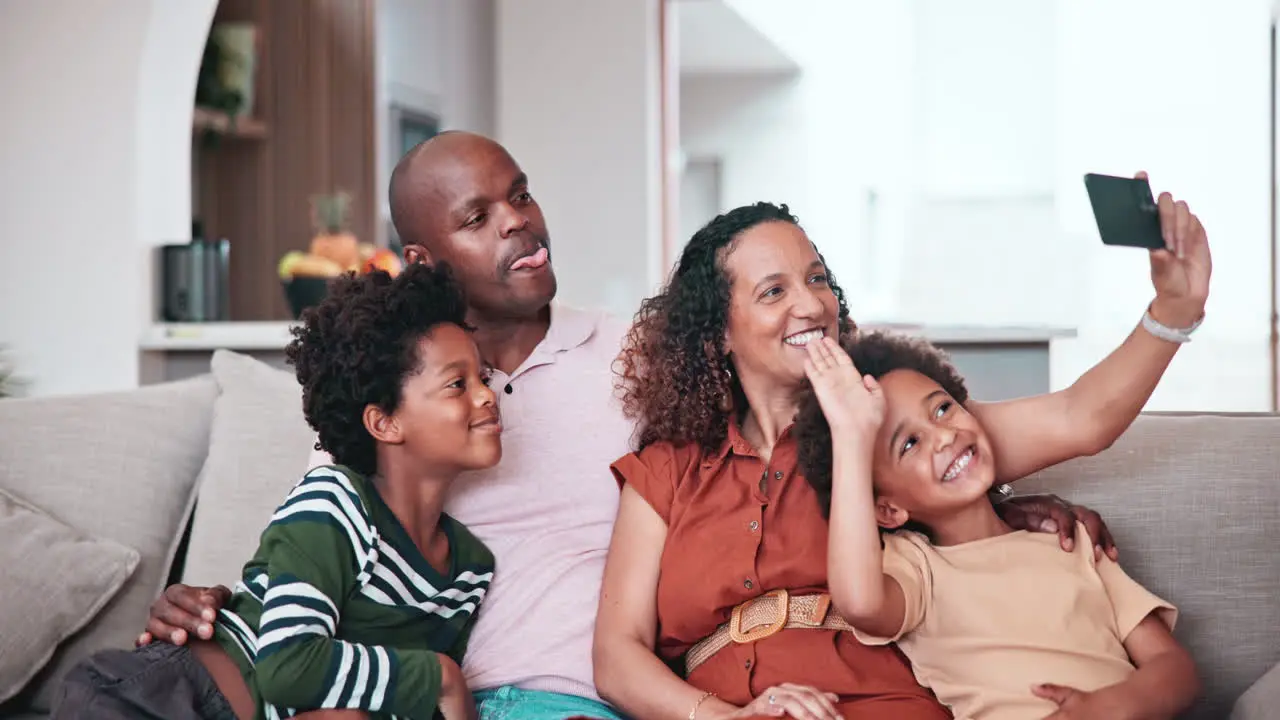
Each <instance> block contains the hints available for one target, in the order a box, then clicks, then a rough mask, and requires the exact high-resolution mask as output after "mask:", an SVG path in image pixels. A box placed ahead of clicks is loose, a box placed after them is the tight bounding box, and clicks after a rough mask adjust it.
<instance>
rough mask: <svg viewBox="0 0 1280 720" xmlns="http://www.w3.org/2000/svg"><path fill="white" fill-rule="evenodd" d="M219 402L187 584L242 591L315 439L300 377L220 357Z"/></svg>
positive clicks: (226, 353) (216, 370)
mask: <svg viewBox="0 0 1280 720" xmlns="http://www.w3.org/2000/svg"><path fill="white" fill-rule="evenodd" d="M212 367H213V376H214V378H215V379H216V380H217V382H218V389H219V394H218V399H217V401H216V402H215V403H214V406H213V428H212V430H211V431H210V434H209V457H208V458H207V459H206V460H205V463H204V468H203V469H201V471H200V483H199V484H200V495H199V498H198V499H197V500H196V510H195V516H194V517H193V518H192V520H191V541H190V544H189V545H188V546H187V558H186V565H185V566H184V567H183V575H182V582H184V583H186V584H188V585H226V586H227V587H234V586H235V583H236V581H237V580H239V579H240V571H241V568H242V567H243V566H244V563H245V562H246V561H248V560H249V558H251V557H253V553H254V551H255V550H257V549H258V538H259V536H261V535H262V531H263V529H264V528H266V527H267V523H268V522H269V521H270V520H271V514H272V513H273V512H275V509H276V507H277V506H279V505H280V503H282V502H284V498H285V495H288V494H289V490H290V489H292V488H293V486H294V485H295V484H297V482H298V481H299V480H300V479H302V475H303V473H305V472H306V470H307V467H306V465H307V457H308V455H309V454H310V451H311V447H312V445H314V444H315V433H313V432H312V431H311V428H310V427H308V426H307V423H306V421H305V420H304V419H303V417H302V386H300V385H299V384H298V381H297V379H296V378H295V377H294V376H293V374H292V373H289V372H286V371H284V370H281V369H279V368H275V367H272V366H270V365H267V364H266V363H264V362H262V361H260V360H256V359H254V358H252V357H249V356H248V355H242V354H240V353H237V352H232V351H230V350H218V351H217V352H215V353H214V355H213V363H212Z"/></svg>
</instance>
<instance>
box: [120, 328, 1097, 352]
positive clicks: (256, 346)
mask: <svg viewBox="0 0 1280 720" xmlns="http://www.w3.org/2000/svg"><path fill="white" fill-rule="evenodd" d="M296 324H297V323H296V322H293V321H278V322H210V323H155V324H154V325H151V326H150V327H149V328H147V330H146V332H144V333H143V335H142V338H141V339H140V340H139V343H138V347H139V349H141V350H146V351H153V352H183V351H210V352H211V351H213V350H217V349H220V348H225V349H227V350H245V351H250V350H258V351H264V350H265V351H271V350H284V348H285V346H286V345H288V344H289V342H290V341H291V340H292V339H293V336H292V335H290V334H289V329H290V328H291V327H293V326H295V325H296ZM859 326H860V327H862V328H865V329H868V330H870V329H881V328H888V329H894V330H898V331H901V332H904V333H908V334H911V335H919V336H921V337H923V338H925V339H927V340H929V341H931V342H935V343H940V344H959V343H964V344H975V345H1003V344H1009V343H1018V344H1027V343H1049V342H1051V341H1053V340H1057V339H1061V338H1072V337H1075V335H1076V331H1075V330H1074V329H1071V328H1063V327H1052V326H1046V325H1010V326H987V325H922V324H913V323H875V322H868V323H860V324H859Z"/></svg>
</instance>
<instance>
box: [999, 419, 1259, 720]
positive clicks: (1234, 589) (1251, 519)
mask: <svg viewBox="0 0 1280 720" xmlns="http://www.w3.org/2000/svg"><path fill="white" fill-rule="evenodd" d="M1278 438H1280V416H1274V415H1213V414H1199V415H1177V414H1170V415H1161V414H1146V415H1143V416H1142V417H1140V418H1139V419H1138V420H1137V421H1136V422H1135V423H1134V424H1133V426H1132V427H1130V428H1129V430H1128V432H1126V433H1125V434H1124V436H1122V437H1121V438H1120V439H1119V440H1118V441H1117V442H1116V443H1115V445H1114V446H1112V447H1111V448H1110V449H1108V450H1106V451H1104V452H1102V453H1099V454H1098V455H1096V456H1094V457H1089V458H1081V459H1078V460H1073V461H1070V462H1067V463H1063V464H1061V465H1058V466H1056V467H1053V468H1050V469H1048V470H1046V471H1044V472H1042V473H1039V474H1038V475H1036V476H1033V477H1030V478H1027V479H1025V480H1022V481H1020V482H1018V483H1017V484H1015V486H1014V487H1015V490H1016V491H1017V493H1018V494H1019V495H1023V494H1033V493H1037V492H1049V493H1053V494H1056V495H1058V496H1060V497H1062V498H1064V499H1067V500H1069V501H1071V502H1073V503H1076V504H1080V505H1086V506H1088V507H1090V508H1093V509H1094V510H1096V511H1098V512H1099V513H1101V515H1102V517H1103V519H1104V520H1105V521H1106V523H1107V526H1108V527H1109V528H1110V529H1111V533H1112V535H1113V536H1114V537H1115V540H1116V545H1117V547H1118V549H1119V552H1120V564H1121V566H1122V567H1124V569H1125V570H1126V571H1127V572H1128V573H1129V575H1130V576H1132V577H1133V578H1134V579H1135V580H1137V581H1138V582H1140V583H1142V584H1143V585H1144V586H1146V587H1147V588H1148V589H1150V590H1151V591H1152V592H1154V593H1156V594H1157V595H1160V596H1161V597H1163V598H1165V599H1166V600H1168V601H1170V602H1172V603H1174V604H1175V605H1176V606H1177V607H1178V609H1179V620H1178V625H1177V627H1176V628H1175V632H1174V635H1175V636H1176V637H1177V638H1178V639H1179V640H1180V641H1181V642H1183V643H1184V644H1185V645H1186V646H1188V647H1189V649H1190V651H1191V653H1192V655H1193V657H1194V658H1195V660H1196V664H1197V667H1198V669H1199V671H1200V676H1201V678H1202V679H1203V681H1204V684H1205V696H1204V698H1203V699H1202V700H1201V701H1200V702H1199V703H1198V704H1197V706H1196V708H1195V710H1194V711H1193V712H1192V713H1191V714H1189V715H1188V716H1187V717H1192V718H1225V717H1227V715H1228V714H1229V712H1230V710H1231V705H1232V703H1233V702H1234V700H1235V698H1236V697H1238V696H1239V695H1240V693H1242V692H1243V691H1244V690H1245V689H1246V688H1248V687H1249V685H1251V684H1252V683H1253V682H1254V681H1255V680H1256V679H1258V678H1259V677H1260V676H1262V675H1263V674H1264V673H1265V672H1266V671H1267V670H1268V669H1270V668H1271V667H1272V666H1273V665H1275V664H1276V663H1277V661H1280V635H1277V633H1276V630H1277V628H1280V554H1277V553H1276V552H1275V541H1274V540H1273V538H1272V533H1273V532H1275V530H1276V529H1278V528H1280V443H1278V442H1277V439H1278Z"/></svg>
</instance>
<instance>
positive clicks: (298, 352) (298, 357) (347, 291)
mask: <svg viewBox="0 0 1280 720" xmlns="http://www.w3.org/2000/svg"><path fill="white" fill-rule="evenodd" d="M466 311H467V306H466V302H465V301H464V300H463V296H462V293H461V291H460V289H459V288H458V286H457V284H456V283H455V282H454V280H453V277H452V273H450V272H449V270H448V268H447V267H445V266H443V265H440V266H438V267H435V268H432V267H428V266H427V265H423V264H418V263H414V264H411V265H409V266H408V267H406V268H405V269H404V271H403V272H401V273H400V274H399V275H398V276H396V277H394V278H393V277H392V276H391V275H390V274H389V273H387V272H385V271H382V270H377V271H373V272H370V273H367V274H363V275H353V274H347V275H344V276H342V277H339V278H337V279H335V280H334V281H333V282H332V283H331V284H330V285H329V291H328V295H327V296H326V297H325V298H324V300H322V301H321V302H320V303H319V304H318V305H316V306H314V307H311V308H307V310H305V311H304V312H303V313H302V318H301V319H302V325H301V326H299V327H295V328H293V330H292V333H293V337H294V339H293V341H292V342H290V343H289V347H288V348H287V349H286V350H285V353H286V355H287V357H288V360H289V362H290V363H292V364H293V366H294V369H295V372H296V374H297V376H298V382H300V383H302V412H303V415H304V416H305V417H306V419H307V423H308V424H310V425H311V427H312V428H313V429H314V430H315V431H316V434H317V436H318V442H317V443H316V449H317V450H324V451H325V452H327V453H329V454H330V455H332V456H333V460H334V462H335V463H337V464H339V465H346V466H347V467H350V468H351V469H352V470H355V471H356V472H358V473H363V474H366V475H369V474H373V473H374V472H376V470H377V453H376V451H375V446H376V444H375V441H374V439H373V436H372V435H370V434H369V432H368V431H367V430H366V429H365V427H364V409H365V408H366V407H367V406H369V405H375V406H377V407H379V408H381V409H382V410H383V411H384V412H386V413H393V412H395V411H396V409H397V408H398V407H399V406H400V400H401V388H402V386H403V385H404V380H405V378H406V377H408V376H409V375H411V374H412V373H414V372H416V371H417V370H418V369H419V363H420V362H421V361H420V358H419V357H418V341H419V340H420V339H421V338H422V337H423V336H425V335H426V334H427V333H429V332H430V331H431V329H432V328H434V327H436V326H437V325H441V324H444V323H452V324H454V325H458V326H459V327H464V328H465V327H466V324H465V320H466Z"/></svg>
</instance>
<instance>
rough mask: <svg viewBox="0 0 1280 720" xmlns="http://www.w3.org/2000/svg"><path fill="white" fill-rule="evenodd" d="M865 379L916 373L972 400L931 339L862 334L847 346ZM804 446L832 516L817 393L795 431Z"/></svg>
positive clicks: (808, 474)
mask: <svg viewBox="0 0 1280 720" xmlns="http://www.w3.org/2000/svg"><path fill="white" fill-rule="evenodd" d="M842 347H844V349H845V352H847V353H849V357H850V358H851V359H852V360H853V364H854V366H855V367H857V368H858V371H859V372H861V373H862V374H863V375H870V376H871V377H873V378H875V379H876V380H879V379H880V378H882V377H884V376H885V375H887V374H889V373H890V372H892V371H894V370H914V371H916V372H918V373H920V374H921V375H924V376H925V377H928V378H929V379H930V380H933V381H934V382H936V383H938V384H939V385H941V386H942V389H943V390H945V391H946V392H947V394H948V395H950V396H951V397H952V398H953V399H954V400H955V401H956V402H958V403H960V404H961V405H963V404H964V403H966V402H967V401H968V400H969V391H968V389H967V388H966V387H965V385H964V378H962V377H960V373H959V372H957V371H956V368H955V366H954V365H952V364H951V361H950V360H949V359H947V355H946V353H944V352H943V351H942V350H940V349H938V348H937V347H935V346H934V345H933V344H932V343H930V342H928V341H927V340H924V339H921V338H916V337H909V336H907V335H902V334H899V333H893V332H886V331H883V330H877V331H874V332H859V333H857V334H855V335H854V336H853V338H852V340H850V341H846V342H844V343H843V344H842ZM793 434H794V435H795V438H796V442H797V443H798V445H799V454H800V471H801V472H802V473H803V474H804V476H805V478H806V479H807V480H808V481H809V485H811V486H812V487H813V489H814V490H815V491H816V492H817V493H818V502H819V504H820V505H821V506H822V516H823V517H829V516H830V514H831V426H829V425H828V424H827V416H826V415H824V414H823V412H822V406H821V405H819V404H818V398H817V396H816V395H814V394H813V391H812V390H810V391H807V392H806V393H805V395H804V398H803V399H802V400H801V402H800V411H799V413H797V415H796V422H795V428H794V429H793Z"/></svg>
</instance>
